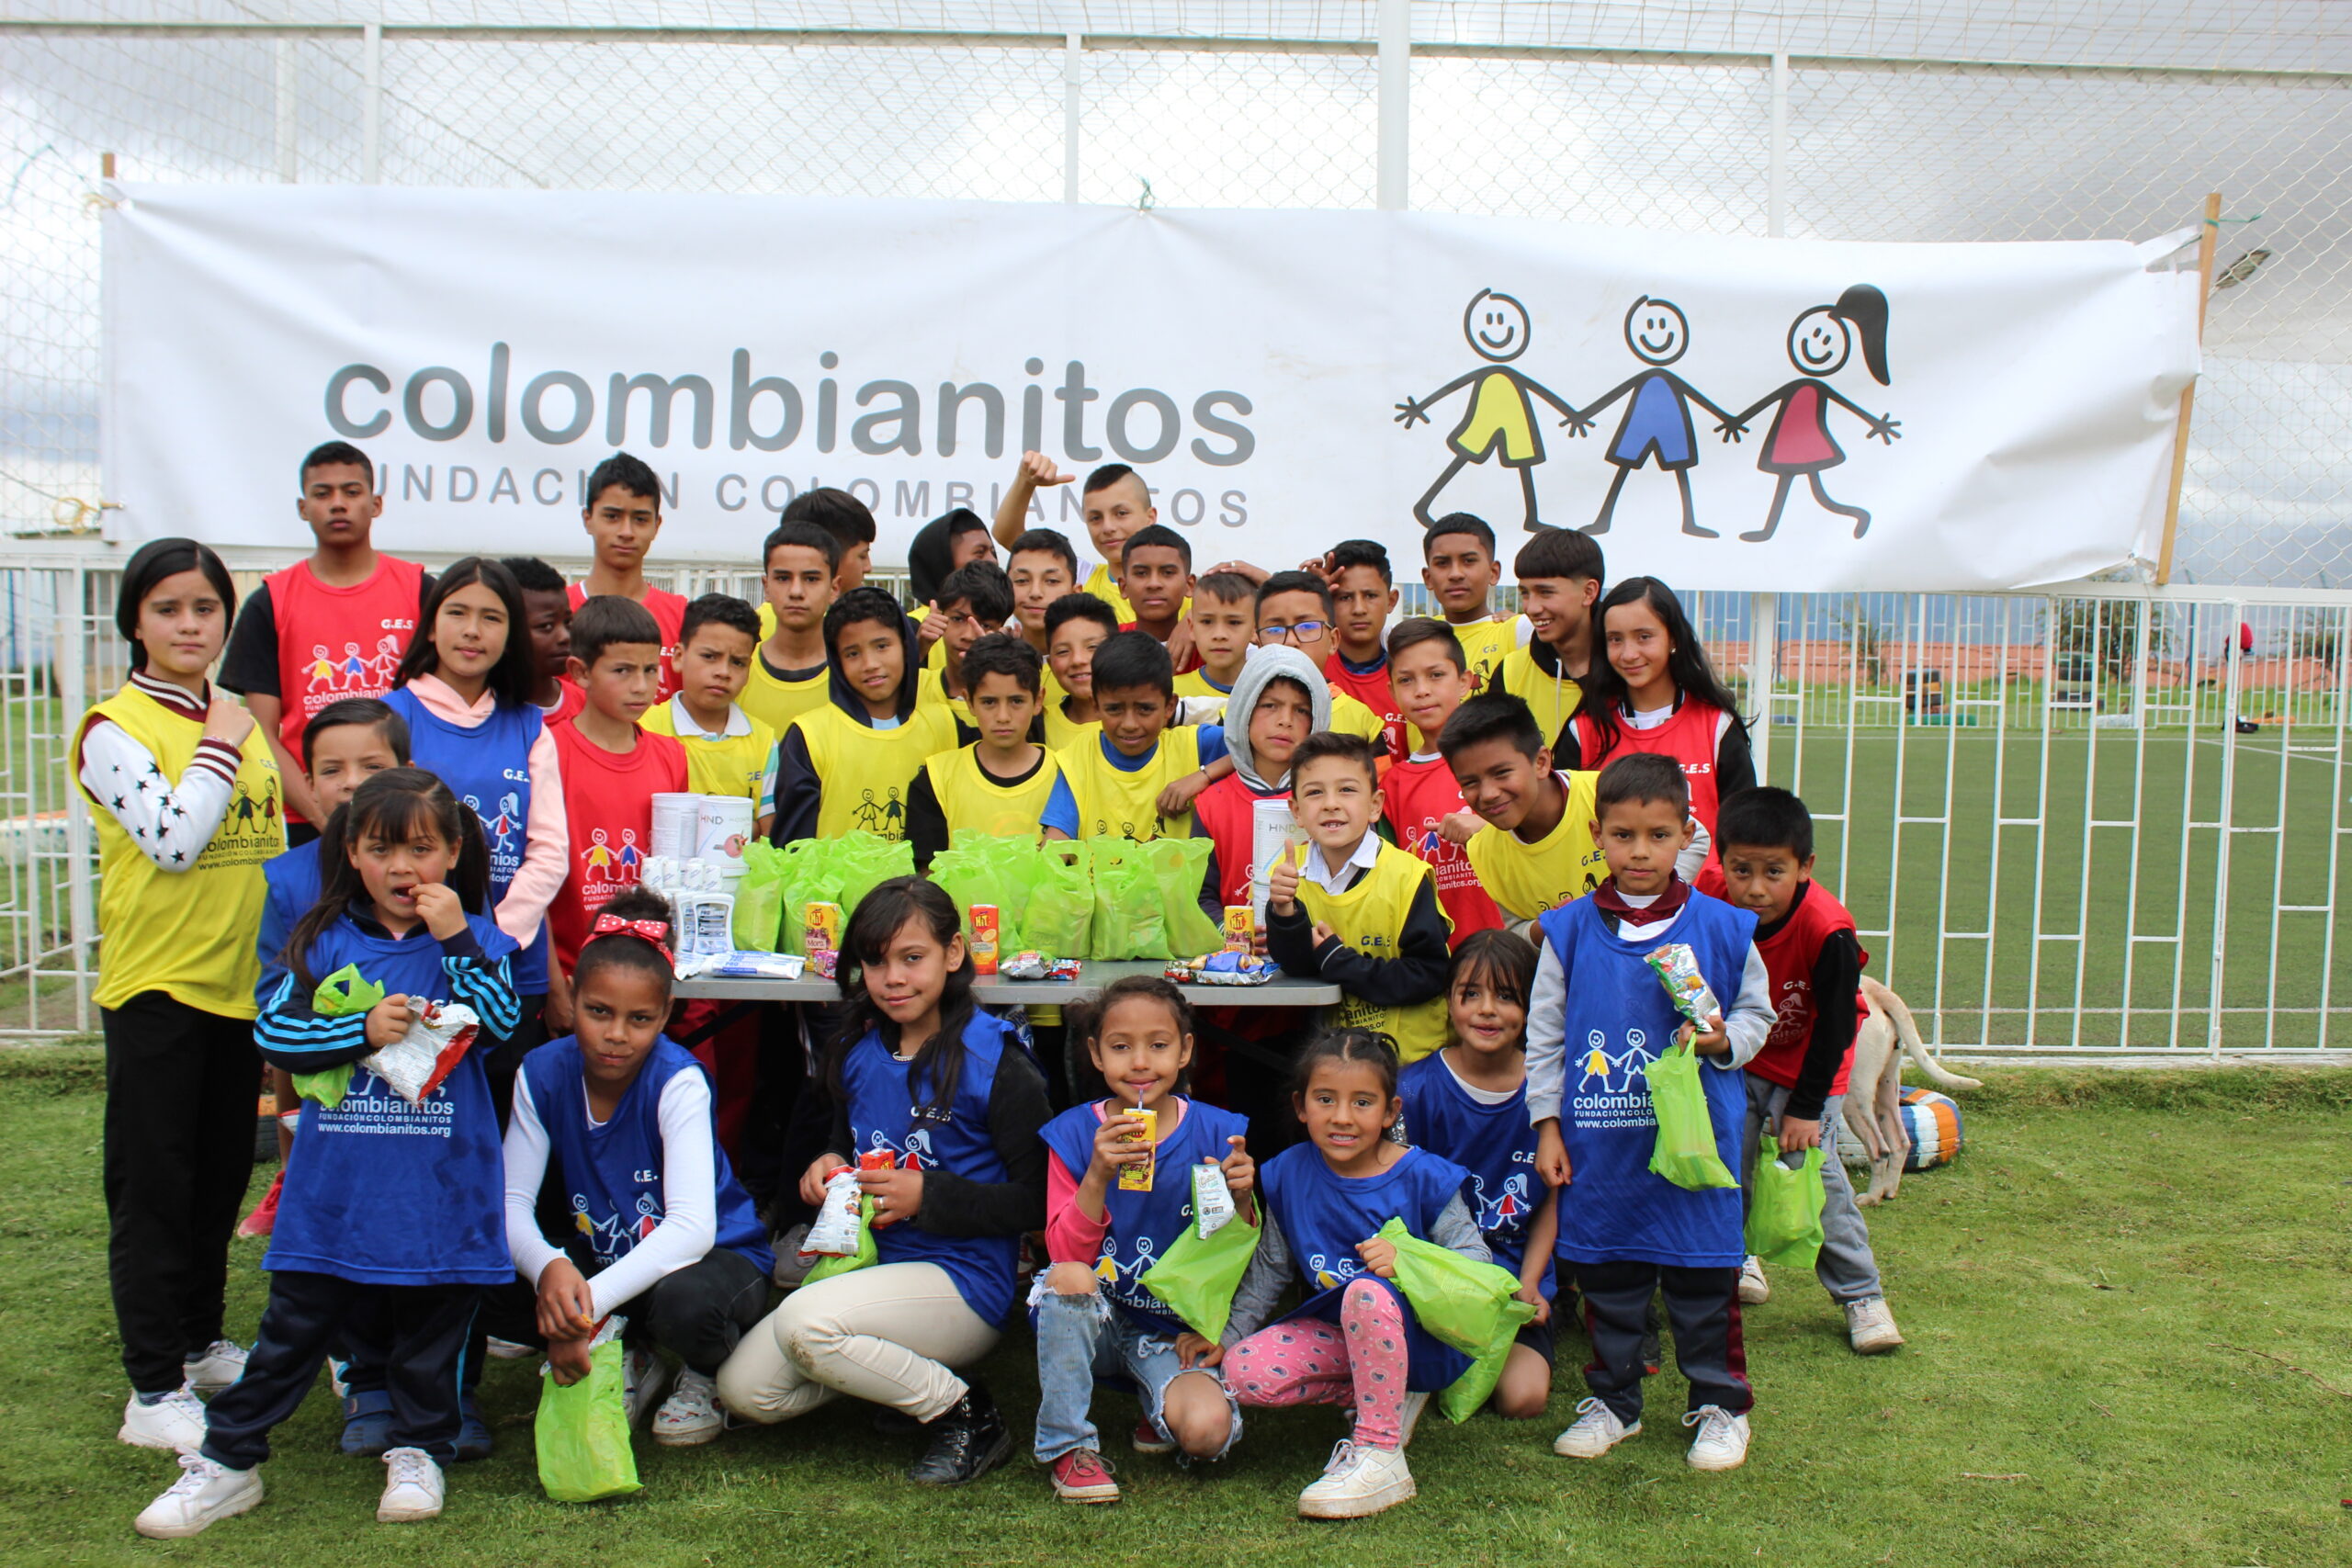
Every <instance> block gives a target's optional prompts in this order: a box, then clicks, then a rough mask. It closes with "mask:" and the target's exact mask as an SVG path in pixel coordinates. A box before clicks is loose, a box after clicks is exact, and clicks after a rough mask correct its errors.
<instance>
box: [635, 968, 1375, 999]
mask: <svg viewBox="0 0 2352 1568" xmlns="http://www.w3.org/2000/svg"><path fill="white" fill-rule="evenodd" d="M1167 967H1168V965H1167V964H1166V963H1165V962H1164V961H1159V960H1155V959H1148V958H1146V959H1130V960H1125V961H1113V960H1108V959H1092V958H1090V959H1088V960H1086V961H1085V964H1083V966H1082V967H1081V968H1080V972H1079V977H1078V978H1077V979H1075V980H1005V979H999V978H996V977H993V976H991V977H989V978H986V979H982V980H980V981H978V983H977V984H975V985H974V986H973V987H972V993H973V995H975V996H977V997H978V998H979V999H980V1000H981V1001H983V1002H987V1003H989V1005H991V1006H995V1007H1010V1006H1015V1005H1019V1004H1023V1003H1026V1004H1030V1005H1033V1006H1037V1007H1058V1006H1060V1005H1061V1004H1063V1003H1065V1002H1080V1001H1091V999H1093V998H1095V997H1096V996H1098V995H1099V994H1101V992H1102V990H1103V987H1105V986H1107V985H1109V984H1110V983H1111V982H1112V981H1114V980H1116V979H1118V978H1120V977H1121V976H1126V975H1158V974H1160V973H1162V972H1163V971H1165V970H1166V969H1167ZM1177 988H1178V989H1179V990H1181V991H1182V992H1183V993H1184V999H1185V1000H1186V1001H1188V1002H1190V1003H1192V1004H1193V1006H1194V1007H1241V1008H1303V1007H1332V1006H1336V1005H1337V1004H1338V1002H1339V1000H1340V987H1337V986H1331V985H1326V984H1325V983H1324V982H1322V981H1320V980H1295V979H1292V978H1291V977H1290V976H1287V975H1278V976H1275V977H1274V978H1273V979H1272V980H1269V981H1268V982H1266V984H1264V985H1262V986H1180V987H1177ZM677 995H679V996H681V997H685V998H698V997H707V998H713V999H718V1000H724V1001H759V1002H837V1001H839V1000H841V997H842V993H841V987H838V986H836V985H834V984H833V982H832V981H831V980H825V979H820V978H818V977H817V976H803V977H801V978H800V979H797V980H724V979H715V978H710V977H707V976H705V977H700V978H696V979H692V980H681V981H679V982H678V986H677Z"/></svg>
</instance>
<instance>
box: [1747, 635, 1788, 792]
mask: <svg viewBox="0 0 2352 1568" xmlns="http://www.w3.org/2000/svg"><path fill="white" fill-rule="evenodd" d="M1780 662H1781V596H1780V595H1779V594H1778V593H1751V594H1749V595H1748V596H1747V707H1748V712H1749V713H1750V715H1751V716H1753V723H1754V725H1755V728H1752V729H1750V730H1749V731H1748V732H1747V749H1748V750H1749V751H1750V752H1752V753H1753V754H1754V756H1755V759H1756V782H1757V783H1758V784H1770V783H1771V782H1772V773H1771V769H1772V677H1773V674H1774V672H1775V671H1776V670H1777V668H1778V667H1779V665H1780Z"/></svg>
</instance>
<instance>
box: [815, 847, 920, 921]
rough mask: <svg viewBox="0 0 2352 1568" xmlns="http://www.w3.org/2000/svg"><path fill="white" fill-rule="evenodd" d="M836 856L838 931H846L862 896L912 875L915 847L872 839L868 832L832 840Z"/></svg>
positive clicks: (913, 871)
mask: <svg viewBox="0 0 2352 1568" xmlns="http://www.w3.org/2000/svg"><path fill="white" fill-rule="evenodd" d="M835 843H836V848H837V849H838V851H839V853H840V862H839V863H840V867H841V895H840V897H839V898H838V900H837V902H839V903H840V905H841V907H842V930H843V931H847V930H848V929H849V919H850V917H851V916H852V915H854V914H855V913H856V912H857V906H858V904H859V902H860V901H861V900H863V899H864V898H865V896H866V895H867V894H868V893H871V892H873V891H874V889H875V888H876V886H880V885H881V884H882V883H885V882H888V881H889V880H890V878H892V877H894V876H912V875H913V874H915V847H914V845H912V844H910V843H909V842H907V840H904V839H882V838H876V836H875V835H873V834H872V833H851V834H848V835H846V836H844V837H843V838H842V839H840V840H836V841H835Z"/></svg>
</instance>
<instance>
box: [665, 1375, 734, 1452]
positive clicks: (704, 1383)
mask: <svg viewBox="0 0 2352 1568" xmlns="http://www.w3.org/2000/svg"><path fill="white" fill-rule="evenodd" d="M726 1427H727V1417H726V1415H725V1413H724V1412H722V1411H721V1410H720V1409H719V1405H718V1384H717V1383H716V1382H713V1381H712V1380H710V1379H709V1378H707V1377H705V1376H703V1375H702V1374H701V1373H700V1372H698V1371H695V1370H694V1369H693V1368H692V1367H686V1368H683V1369H681V1370H680V1371H679V1373H678V1386H677V1387H675V1388H673V1389H672V1390H671V1391H670V1397H669V1398H667V1399H665V1400H663V1401H662V1408H661V1409H659V1410H657V1411H655V1412H654V1413H653V1440H654V1441H655V1442H657V1443H660V1444H662V1445H663V1446H664V1447H666V1448H673V1449H690V1448H694V1447H695V1446H696V1445H697V1444H701V1443H707V1442H708V1441H710V1440H711V1439H712V1438H715V1437H717V1436H718V1434H719V1433H720V1432H722V1431H724V1430H725V1429H726Z"/></svg>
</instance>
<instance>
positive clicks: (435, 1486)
mask: <svg viewBox="0 0 2352 1568" xmlns="http://www.w3.org/2000/svg"><path fill="white" fill-rule="evenodd" d="M441 1497H442V1483H441V1467H440V1466H439V1465H437V1464H435V1463H434V1462H433V1456H432V1455H431V1454H428V1453H426V1452H425V1451H424V1450H423V1449H387V1450H384V1495H382V1496H381V1497H379V1498H377V1499H376V1522H377V1523H378V1524H379V1525H400V1524H408V1523H411V1522H413V1521H414V1520H417V1519H437V1518H439V1517H441Z"/></svg>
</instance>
